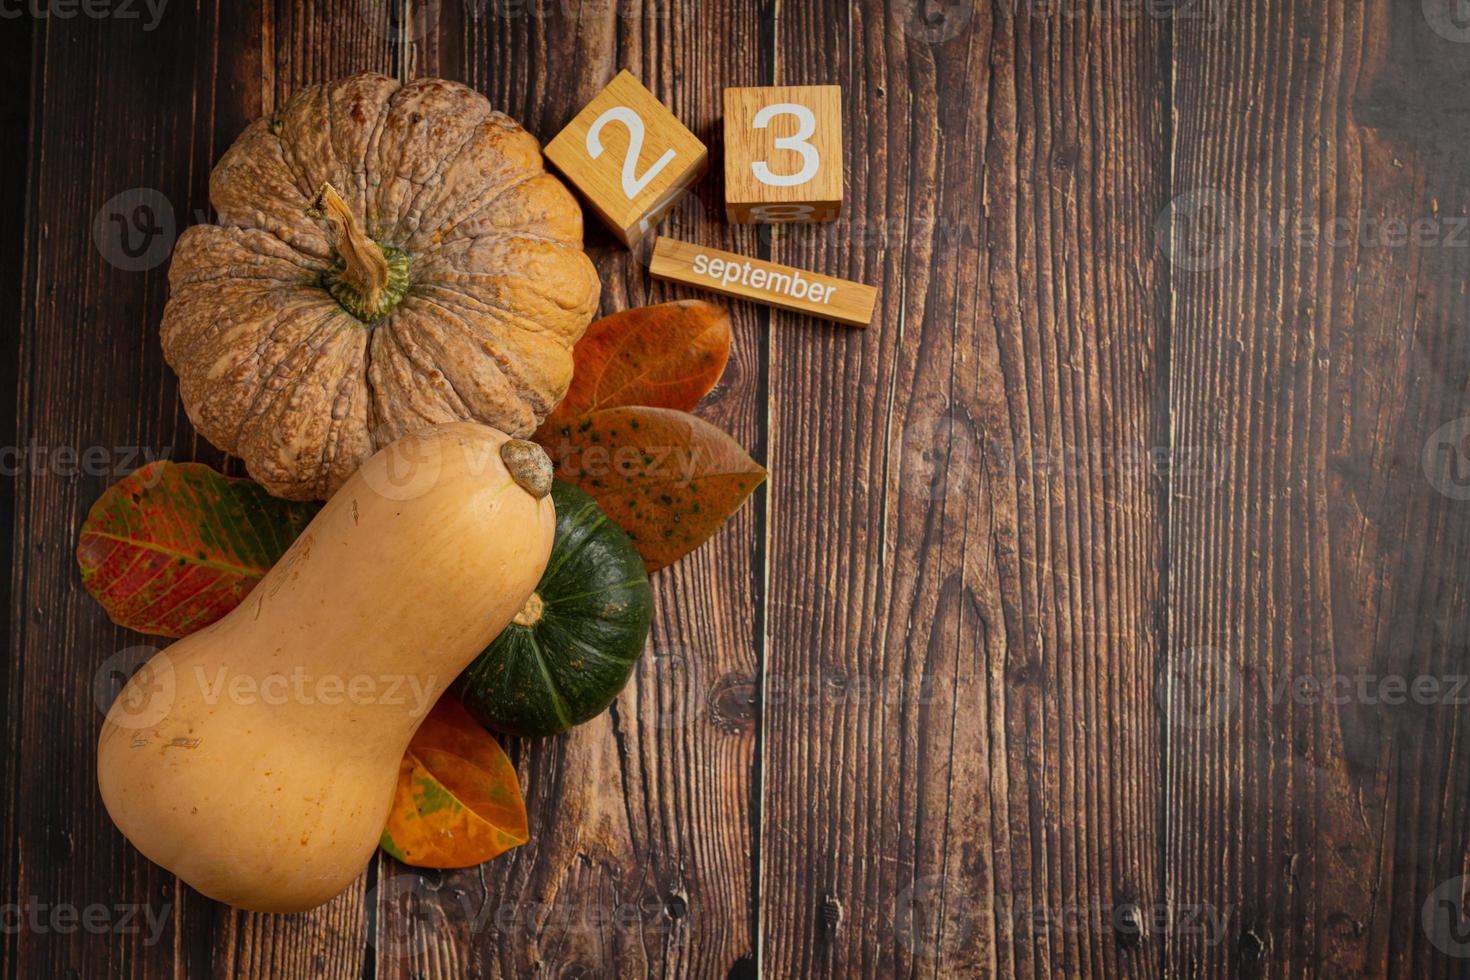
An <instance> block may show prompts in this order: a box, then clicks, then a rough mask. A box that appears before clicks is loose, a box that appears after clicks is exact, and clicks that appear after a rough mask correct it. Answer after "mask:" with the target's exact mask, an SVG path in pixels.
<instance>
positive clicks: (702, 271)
mask: <svg viewBox="0 0 1470 980" xmlns="http://www.w3.org/2000/svg"><path fill="white" fill-rule="evenodd" d="M693 268H694V272H695V274H696V275H701V276H709V277H710V278H711V279H718V280H719V281H720V283H721V284H722V285H725V286H729V285H730V284H731V283H733V282H738V283H740V285H742V286H750V287H751V288H753V289H769V290H770V291H771V292H773V293H782V294H784V295H786V296H791V297H794V298H796V299H801V298H802V297H803V296H804V297H806V298H807V299H810V300H811V301H812V302H813V303H826V302H827V301H829V300H830V299H831V298H832V294H833V293H835V292H837V287H836V286H824V285H822V284H821V283H819V282H808V281H807V280H805V279H803V278H801V270H800V269H793V270H792V271H791V273H790V275H788V274H787V273H784V272H775V271H769V270H766V269H754V268H752V267H751V265H750V260H749V259H746V260H745V262H744V263H740V262H727V261H726V260H725V259H712V258H710V257H709V256H708V255H705V254H704V253H703V252H700V253H699V254H698V255H696V256H695V257H694V265H693Z"/></svg>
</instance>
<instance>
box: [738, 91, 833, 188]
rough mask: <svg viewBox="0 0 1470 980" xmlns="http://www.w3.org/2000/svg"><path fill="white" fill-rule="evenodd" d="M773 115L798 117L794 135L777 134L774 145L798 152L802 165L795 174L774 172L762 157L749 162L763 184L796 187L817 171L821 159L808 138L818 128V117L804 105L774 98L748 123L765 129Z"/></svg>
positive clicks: (756, 127)
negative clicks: (778, 100) (771, 102)
mask: <svg viewBox="0 0 1470 980" xmlns="http://www.w3.org/2000/svg"><path fill="white" fill-rule="evenodd" d="M774 116H795V117H796V118H797V121H798V122H799V124H800V126H799V128H798V129H797V130H796V135H795V136H780V137H777V139H776V149H778V150H795V151H796V152H797V153H800V154H801V169H800V170H798V171H797V172H796V173H794V174H773V173H771V168H770V167H768V166H766V162H765V161H764V160H757V161H756V162H755V163H752V164H751V165H750V169H751V170H753V171H755V179H756V180H758V181H760V182H761V183H762V184H770V185H771V186H772V187H795V186H796V185H797V184H805V183H806V182H807V181H809V180H811V179H812V178H813V177H815V176H816V175H817V168H818V167H819V166H821V163H822V157H821V154H819V153H817V148H816V147H815V146H812V145H811V144H810V143H808V142H807V140H809V139H811V136H812V134H813V133H815V132H816V131H817V117H816V115H815V114H813V112H812V111H811V110H810V109H808V108H807V107H806V106H804V105H797V104H796V103H795V102H777V103H774V104H772V105H768V106H766V107H765V108H763V109H761V111H760V112H757V113H756V114H755V118H754V119H753V120H751V123H750V125H751V126H752V127H754V128H755V129H765V128H766V127H767V126H769V125H770V123H771V119H772V117H774Z"/></svg>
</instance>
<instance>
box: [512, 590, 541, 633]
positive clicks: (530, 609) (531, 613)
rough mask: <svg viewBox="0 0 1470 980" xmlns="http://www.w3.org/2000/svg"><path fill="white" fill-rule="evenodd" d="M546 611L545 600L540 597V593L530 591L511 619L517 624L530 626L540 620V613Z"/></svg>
mask: <svg viewBox="0 0 1470 980" xmlns="http://www.w3.org/2000/svg"><path fill="white" fill-rule="evenodd" d="M545 611H546V601H545V600H544V599H542V598H541V593H539V592H532V593H531V597H530V598H529V599H527V600H526V604H525V605H524V606H522V607H521V611H520V612H518V613H516V614H515V616H514V618H512V619H511V622H512V623H515V624H516V625H517V626H526V627H531V626H535V625H536V624H537V623H539V622H541V614H542V613H543V612H545Z"/></svg>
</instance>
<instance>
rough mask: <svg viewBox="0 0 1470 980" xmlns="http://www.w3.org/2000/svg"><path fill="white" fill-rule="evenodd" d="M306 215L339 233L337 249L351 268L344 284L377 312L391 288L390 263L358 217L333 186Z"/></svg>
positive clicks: (324, 188)
mask: <svg viewBox="0 0 1470 980" xmlns="http://www.w3.org/2000/svg"><path fill="white" fill-rule="evenodd" d="M306 213H307V214H308V215H310V216H311V217H313V218H324V219H326V221H327V222H328V223H330V224H331V226H332V230H333V231H334V232H335V233H336V241H335V242H334V243H333V246H334V247H335V248H336V249H337V254H338V255H340V256H341V257H342V261H343V262H344V263H345V264H346V266H347V268H346V269H345V270H344V271H343V273H342V282H344V283H346V284H347V285H348V286H351V287H352V288H353V289H354V290H356V291H357V294H358V295H359V296H361V297H362V298H363V302H364V304H365V305H366V307H367V308H368V309H377V308H378V306H379V305H380V303H381V300H382V295H383V289H384V288H385V287H386V286H387V285H388V259H387V257H386V256H384V255H383V250H382V249H381V248H379V247H378V243H377V242H375V241H373V240H372V239H371V238H369V237H368V235H367V232H366V231H364V230H363V227H362V224H361V223H360V222H359V221H358V220H357V215H355V214H353V213H352V208H351V207H349V206H348V204H347V202H346V201H344V200H343V199H342V195H341V194H338V193H337V188H335V187H333V186H332V185H331V184H323V185H322V189H321V190H320V191H318V192H317V195H316V198H315V200H313V201H312V202H311V207H310V208H309V209H308V210H307V212H306Z"/></svg>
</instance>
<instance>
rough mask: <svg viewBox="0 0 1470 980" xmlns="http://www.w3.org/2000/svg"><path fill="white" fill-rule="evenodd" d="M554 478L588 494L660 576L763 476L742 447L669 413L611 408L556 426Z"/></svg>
mask: <svg viewBox="0 0 1470 980" xmlns="http://www.w3.org/2000/svg"><path fill="white" fill-rule="evenodd" d="M554 436H555V438H554V439H553V440H551V441H550V442H549V443H548V442H543V443H542V445H543V446H546V447H547V451H548V452H550V453H551V456H552V459H553V460H554V461H555V462H556V464H557V470H556V476H557V479H559V480H565V481H566V482H568V483H573V484H576V485H577V486H578V487H580V488H581V489H582V490H583V491H584V492H585V493H587V494H590V495H591V496H592V497H593V498H594V499H595V500H596V501H597V503H598V504H599V505H600V506H601V507H602V510H603V513H605V514H607V516H608V517H610V518H612V519H613V520H614V521H615V522H617V524H618V525H619V526H621V527H622V529H623V530H624V531H626V532H628V537H630V538H632V540H633V545H634V547H636V548H637V549H638V553H639V554H640V555H642V556H643V564H644V567H645V568H647V569H648V571H650V572H653V571H657V570H658V569H660V568H663V567H664V566H666V565H671V564H673V563H674V562H676V561H678V560H679V559H680V558H682V557H684V556H685V555H687V554H688V553H689V552H691V551H693V550H694V549H695V548H698V547H699V546H700V545H702V544H704V542H705V541H707V540H709V538H710V536H711V535H713V534H714V533H715V532H716V531H718V530H719V529H720V526H721V525H723V524H724V523H725V521H727V520H728V519H729V518H730V515H731V514H733V513H735V511H736V510H738V509H739V508H740V505H741V503H743V502H744V500H745V498H746V497H748V496H750V493H751V491H753V490H754V489H755V488H756V487H758V486H760V485H761V482H762V481H763V480H765V478H766V471H765V469H764V468H763V467H762V466H761V465H760V464H759V463H757V462H756V461H755V460H753V459H751V458H750V455H749V454H748V453H747V452H746V451H745V450H744V449H742V448H741V447H740V444H739V443H738V442H736V441H735V440H734V439H732V438H730V437H729V436H728V435H726V434H725V433H724V432H721V431H720V430H719V429H717V428H715V427H714V426H712V425H710V424H709V423H708V422H706V421H704V420H703V419H700V418H697V417H695V416H693V415H690V414H689V413H688V412H677V411H674V410H672V409H667V408H646V407H638V408H608V409H603V410H602V411H600V412H592V413H591V414H588V415H584V416H582V417H581V418H578V419H573V420H572V421H570V422H566V423H564V424H562V425H560V426H558V427H557V429H556V431H555V433H554Z"/></svg>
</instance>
